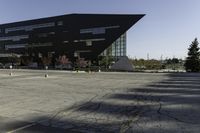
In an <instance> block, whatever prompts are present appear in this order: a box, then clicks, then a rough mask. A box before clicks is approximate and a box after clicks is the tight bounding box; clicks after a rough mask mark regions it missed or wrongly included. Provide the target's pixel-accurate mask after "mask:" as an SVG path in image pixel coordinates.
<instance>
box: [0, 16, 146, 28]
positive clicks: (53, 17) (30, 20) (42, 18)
mask: <svg viewBox="0 0 200 133" xmlns="http://www.w3.org/2000/svg"><path fill="white" fill-rule="evenodd" d="M76 15H77V16H78V15H81V16H82V15H98V16H101V15H102V16H103V15H104V16H105V15H106V16H141V18H142V17H144V16H145V15H146V14H98V13H94V14H93V13H72V14H64V15H57V16H51V17H41V18H36V19H29V20H22V21H16V22H9V23H3V24H0V26H6V25H10V24H16V23H24V22H32V21H39V20H47V19H56V18H62V17H66V16H76Z"/></svg>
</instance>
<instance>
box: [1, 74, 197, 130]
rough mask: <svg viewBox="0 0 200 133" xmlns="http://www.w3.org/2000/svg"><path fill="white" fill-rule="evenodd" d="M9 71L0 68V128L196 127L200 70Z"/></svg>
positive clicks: (127, 128)
mask: <svg viewBox="0 0 200 133" xmlns="http://www.w3.org/2000/svg"><path fill="white" fill-rule="evenodd" d="M10 72H11V70H0V132H2V133H65V132H66V133H76V132H81V133H82V132H84V133H85V132H86V133H88V132H97V133H101V132H102V133H107V132H111V133H112V132H116V133H133V132H134V133H169V132H170V133H199V132H200V74H193V73H73V72H66V71H42V70H12V73H13V75H12V76H10V75H9V73H10ZM46 72H47V73H48V75H49V77H48V78H45V77H44V75H45V74H46Z"/></svg>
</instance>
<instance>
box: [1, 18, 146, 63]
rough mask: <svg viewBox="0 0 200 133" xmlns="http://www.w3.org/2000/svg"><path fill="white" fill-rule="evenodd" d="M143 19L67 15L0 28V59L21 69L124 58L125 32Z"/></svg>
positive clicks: (2, 25)
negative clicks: (15, 58) (14, 60)
mask: <svg viewBox="0 0 200 133" xmlns="http://www.w3.org/2000/svg"><path fill="white" fill-rule="evenodd" d="M143 16H144V15H143V14H140V15H111V14H70V15H62V16H56V17H49V18H41V19H35V20H28V21H21V22H15V23H8V24H1V25H0V55H9V54H11V53H12V54H13V53H14V54H15V55H20V56H21V60H20V64H21V65H30V64H35V65H36V66H39V65H51V66H55V65H59V64H72V65H74V64H78V63H79V64H81V63H82V65H83V66H84V63H85V62H86V61H87V62H88V61H89V62H96V63H97V62H98V59H99V56H105V55H110V56H116V57H118V56H126V31H127V30H128V29H129V28H130V27H131V26H133V25H134V24H135V23H136V22H137V21H139V20H140V19H141V18H142V17H143Z"/></svg>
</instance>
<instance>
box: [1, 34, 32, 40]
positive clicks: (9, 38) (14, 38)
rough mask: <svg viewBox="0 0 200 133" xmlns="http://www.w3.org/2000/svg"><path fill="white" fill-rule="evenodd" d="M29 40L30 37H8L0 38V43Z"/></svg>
mask: <svg viewBox="0 0 200 133" xmlns="http://www.w3.org/2000/svg"><path fill="white" fill-rule="evenodd" d="M27 38H29V36H28V35H20V36H8V37H0V41H10V40H12V41H19V40H21V39H27Z"/></svg>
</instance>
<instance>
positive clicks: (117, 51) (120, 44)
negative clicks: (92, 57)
mask: <svg viewBox="0 0 200 133" xmlns="http://www.w3.org/2000/svg"><path fill="white" fill-rule="evenodd" d="M101 55H102V56H113V57H121V56H126V33H125V34H123V35H122V36H121V37H120V38H118V39H117V40H116V41H115V42H114V43H113V44H112V45H111V46H110V47H109V48H107V49H106V50H104V52H103V53H102V54H101Z"/></svg>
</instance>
